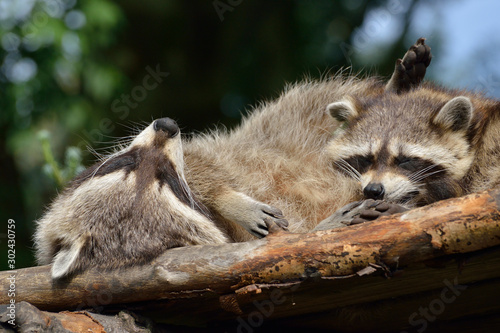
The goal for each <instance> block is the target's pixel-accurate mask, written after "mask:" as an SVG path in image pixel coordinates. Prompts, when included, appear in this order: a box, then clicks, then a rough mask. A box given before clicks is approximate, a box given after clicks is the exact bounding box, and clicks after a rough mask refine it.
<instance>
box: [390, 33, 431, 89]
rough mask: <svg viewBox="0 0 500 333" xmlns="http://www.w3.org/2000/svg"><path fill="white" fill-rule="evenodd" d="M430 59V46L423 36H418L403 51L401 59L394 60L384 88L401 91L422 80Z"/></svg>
mask: <svg viewBox="0 0 500 333" xmlns="http://www.w3.org/2000/svg"><path fill="white" fill-rule="evenodd" d="M431 60H432V54H431V48H430V47H429V45H427V44H425V38H419V39H418V40H417V42H416V43H415V44H414V45H412V46H411V47H410V48H409V49H408V51H407V52H406V53H405V55H404V57H403V59H398V60H396V66H395V68H394V73H393V74H392V77H391V79H390V80H389V82H388V83H387V85H386V87H385V90H386V91H394V92H396V93H398V94H399V93H402V92H405V91H408V90H410V89H411V88H413V87H416V86H418V85H419V84H420V82H422V80H423V79H424V76H425V72H426V69H427V67H428V66H429V64H430V63H431Z"/></svg>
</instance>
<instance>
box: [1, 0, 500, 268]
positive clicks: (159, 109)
mask: <svg viewBox="0 0 500 333" xmlns="http://www.w3.org/2000/svg"><path fill="white" fill-rule="evenodd" d="M499 12H500V2H498V1H494V0H475V1H473V0H453V1H452V0H443V1H431V0H413V1H412V0H381V1H366V0H337V1H332V0H316V1H299V0H297V1H292V0H290V1H265V0H259V1H257V0H252V1H250V0H220V1H217V0H216V1H213V0H205V1H201V0H190V1H185V0H162V1H158V0H142V1H135V0H123V1H116V2H115V1H111V0H0V170H1V172H0V269H2V270H3V269H6V263H7V222H8V219H13V220H15V223H16V267H17V268H21V267H26V266H31V265H34V260H33V255H32V253H33V243H32V240H31V237H32V234H33V231H34V222H33V221H34V220H36V219H37V218H39V217H40V216H41V215H42V213H43V210H44V207H46V205H47V204H49V203H50V201H51V200H52V199H53V198H54V196H55V195H56V194H57V192H58V191H60V190H61V188H62V187H63V186H64V184H65V183H66V182H67V181H68V180H69V179H70V178H71V177H73V175H74V174H75V173H78V172H79V171H80V170H81V168H82V165H90V164H91V163H93V162H94V161H95V160H96V156H95V155H94V154H92V153H89V151H88V149H87V146H90V147H92V148H93V149H94V150H95V151H96V152H97V153H103V152H105V151H106V149H107V148H110V147H113V146H114V145H115V144H116V143H117V140H118V139H119V138H121V137H124V136H127V135H130V134H131V132H133V129H134V128H137V127H141V126H143V124H145V123H147V122H150V121H151V120H153V119H155V118H159V117H164V116H169V117H171V118H174V119H175V120H177V121H178V123H179V124H180V125H181V127H182V129H183V132H184V133H197V132H199V131H204V130H206V129H208V128H214V127H215V126H227V127H232V126H235V125H236V124H237V123H238V122H239V120H240V118H241V114H242V113H243V114H244V113H245V112H247V111H248V110H250V109H251V107H252V105H255V104H257V103H258V101H262V100H267V99H271V98H274V97H276V96H278V94H279V92H280V91H281V90H282V89H283V87H284V86H285V85H286V83H289V82H294V81H298V80H301V79H302V78H304V77H305V76H308V77H313V78H319V77H321V76H322V75H326V74H327V73H334V72H336V71H337V70H339V69H341V68H344V67H348V66H349V67H350V68H351V70H352V71H353V72H358V71H362V72H363V73H365V74H378V75H381V76H389V75H390V73H391V72H392V68H393V66H394V61H395V59H396V58H397V57H401V56H402V55H403V54H404V52H405V50H406V49H407V48H408V46H409V45H411V44H413V43H414V42H415V40H416V39H417V38H418V37H420V36H425V37H426V38H427V43H428V44H429V45H430V46H431V47H432V52H433V54H434V60H433V62H432V64H431V67H430V69H429V71H428V75H427V78H428V79H431V80H434V81H437V82H439V83H441V84H443V85H445V86H448V87H461V88H467V89H473V90H479V91H483V92H484V93H485V94H487V95H488V96H492V97H500V66H499V65H498V61H496V59H498V56H499V54H500V20H499V19H498V13H499Z"/></svg>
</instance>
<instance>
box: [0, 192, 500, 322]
mask: <svg viewBox="0 0 500 333" xmlns="http://www.w3.org/2000/svg"><path fill="white" fill-rule="evenodd" d="M497 245H500V189H493V190H490V191H485V192H482V193H478V194H472V195H468V196H465V197H461V198H455V199H450V200H446V201H441V202H438V203H435V204H433V205H429V206H426V207H422V208H418V209H414V210H411V211H408V212H405V213H403V214H397V215H393V216H389V217H384V218H381V219H380V220H377V221H374V222H368V223H365V224H361V225H355V226H351V227H346V228H341V229H335V230H328V231H319V232H315V233H308V234H291V233H286V232H283V231H280V230H273V232H272V233H271V234H270V235H269V236H268V237H266V238H264V239H259V240H255V241H251V242H246V243H233V244H222V245H214V246H193V247H185V248H176V249H171V250H168V251H166V252H165V253H164V254H163V255H162V256H160V257H159V258H157V259H156V260H155V261H154V262H152V263H151V264H149V265H145V266H143V267H130V268H126V269H121V270H116V271H102V270H97V269H92V270H89V271H87V272H85V273H83V274H80V275H77V276H74V277H73V278H71V279H68V280H66V281H60V282H58V283H54V282H53V281H52V280H51V278H50V266H41V267H32V268H26V269H20V270H17V271H16V272H12V271H5V272H0V279H2V281H5V280H6V279H8V278H9V277H10V276H14V277H15V294H16V295H15V300H16V302H21V301H27V302H30V303H31V304H33V305H35V306H36V307H38V308H39V309H42V310H51V311H54V310H57V311H59V310H66V309H73V310H75V309H76V310H80V309H83V308H87V307H94V308H95V307H96V306H106V305H110V304H124V303H131V302H141V301H151V300H175V299H186V298H198V297H203V296H204V295H206V294H210V295H211V297H213V295H219V296H222V297H221V298H220V302H221V307H223V308H225V309H226V310H228V311H233V312H234V313H238V311H239V308H238V303H237V301H235V299H234V297H232V296H231V295H234V294H236V295H241V294H242V293H245V292H251V291H252V288H253V289H258V288H256V287H255V286H254V285H255V284H276V285H277V284H293V283H300V281H302V280H304V279H306V278H308V277H323V278H339V277H346V276H350V275H352V274H356V273H358V272H360V274H363V273H364V272H366V268H367V267H370V266H372V265H375V267H384V268H388V269H391V268H395V267H396V266H399V267H402V266H405V265H408V264H410V263H415V262H422V261H425V260H429V259H433V258H437V257H440V256H443V255H449V254H455V253H468V252H472V251H478V250H481V249H485V248H489V247H493V246H497ZM8 290H9V284H2V285H0V304H1V303H8V302H9V301H10V299H11V298H10V297H8V296H7V295H8Z"/></svg>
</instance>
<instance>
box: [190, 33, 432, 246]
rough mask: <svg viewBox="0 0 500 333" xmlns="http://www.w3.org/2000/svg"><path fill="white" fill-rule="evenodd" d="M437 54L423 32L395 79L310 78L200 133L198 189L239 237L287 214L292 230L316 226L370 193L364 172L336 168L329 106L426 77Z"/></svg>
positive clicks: (195, 163) (260, 232)
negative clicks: (229, 123)
mask: <svg viewBox="0 0 500 333" xmlns="http://www.w3.org/2000/svg"><path fill="white" fill-rule="evenodd" d="M430 61H431V54H430V48H429V47H428V46H427V45H425V39H423V38H421V39H419V40H418V41H417V43H416V44H415V45H413V46H412V47H411V48H410V50H409V51H408V52H407V53H406V55H405V56H404V58H403V59H402V60H398V61H397V62H396V69H395V72H394V74H393V76H392V78H391V80H390V81H389V83H388V84H387V85H385V84H384V83H382V82H381V80H379V79H377V78H373V77H372V78H367V79H359V78H356V77H347V78H346V77H342V76H335V77H332V78H329V79H327V80H323V81H319V82H303V83H300V84H296V85H293V86H290V87H289V88H288V89H287V90H286V91H285V92H284V93H283V94H282V95H281V96H280V97H279V98H278V99H277V100H275V101H272V102H269V103H265V104H263V105H261V106H260V107H258V108H257V109H255V110H252V112H251V113H250V115H249V116H248V117H246V118H245V119H244V120H243V122H242V124H241V125H240V126H238V127H237V128H235V129H234V130H232V131H230V132H221V131H216V132H213V133H210V134H207V135H204V136H197V137H194V138H192V139H191V140H190V141H188V142H187V143H186V144H185V150H184V154H185V155H184V156H185V157H184V158H185V160H186V177H187V179H188V180H189V184H190V186H191V188H192V190H193V192H195V193H196V194H197V195H198V196H199V198H200V200H201V201H202V202H203V203H204V204H205V205H206V206H207V207H208V208H209V209H210V211H211V212H212V213H213V214H214V216H215V217H216V219H217V220H219V221H221V222H222V223H224V225H226V229H227V230H229V233H230V237H231V238H232V239H234V240H236V241H245V240H249V239H252V238H253V237H252V235H254V236H257V237H263V236H265V235H266V234H267V227H266V224H265V222H264V221H265V219H274V218H282V216H283V215H284V216H285V217H286V218H287V220H288V221H289V224H290V225H289V229H290V231H292V232H307V231H310V230H311V229H313V228H314V227H315V226H316V225H317V224H318V222H320V221H321V220H323V219H325V218H327V217H328V216H330V215H332V214H333V213H334V212H335V211H336V210H337V209H339V208H340V207H342V206H344V205H345V204H347V203H349V202H352V201H354V200H359V199H361V198H362V193H361V191H360V190H359V185H358V184H357V179H353V178H351V177H346V176H345V175H344V173H343V172H341V171H339V170H338V169H337V168H334V167H333V165H332V163H331V159H330V157H329V156H328V155H327V154H325V148H326V147H327V145H328V143H329V142H330V141H331V139H332V133H333V132H334V131H335V130H336V129H337V127H338V125H339V122H338V121H337V119H336V118H333V117H331V115H330V114H329V113H327V112H325V106H326V105H328V103H330V102H331V101H332V100H340V99H342V98H343V97H344V96H348V95H356V96H365V97H366V98H368V97H370V96H371V97H373V98H374V99H376V98H377V96H380V95H384V94H386V92H387V93H389V92H390V93H391V94H401V93H403V94H404V93H405V92H406V91H408V90H409V89H411V88H413V87H415V86H417V85H418V84H419V83H420V81H421V80H422V79H423V76H424V75H425V70H426V67H427V66H428V65H429V63H430ZM274 207H279V208H280V209H281V210H282V212H283V214H281V211H279V210H277V209H276V208H274ZM247 231H248V232H247ZM251 234H252V235H251Z"/></svg>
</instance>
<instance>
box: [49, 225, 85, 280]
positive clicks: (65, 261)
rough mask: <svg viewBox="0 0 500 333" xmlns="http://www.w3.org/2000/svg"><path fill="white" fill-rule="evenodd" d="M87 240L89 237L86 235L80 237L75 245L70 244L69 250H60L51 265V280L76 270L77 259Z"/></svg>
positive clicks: (65, 248) (64, 248)
mask: <svg viewBox="0 0 500 333" xmlns="http://www.w3.org/2000/svg"><path fill="white" fill-rule="evenodd" d="M89 239H90V235H89V234H88V233H86V234H84V235H82V236H80V238H79V239H78V240H77V241H76V242H75V243H73V244H71V246H70V247H69V248H67V247H63V248H61V250H60V251H59V252H58V253H57V255H56V256H55V258H54V262H53V263H52V269H51V273H52V279H54V280H57V279H60V278H62V277H64V276H66V275H69V274H71V273H73V272H74V271H75V270H76V268H77V260H78V257H79V256H80V253H81V252H82V249H83V248H84V247H85V245H86V244H87V242H88V240H89Z"/></svg>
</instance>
